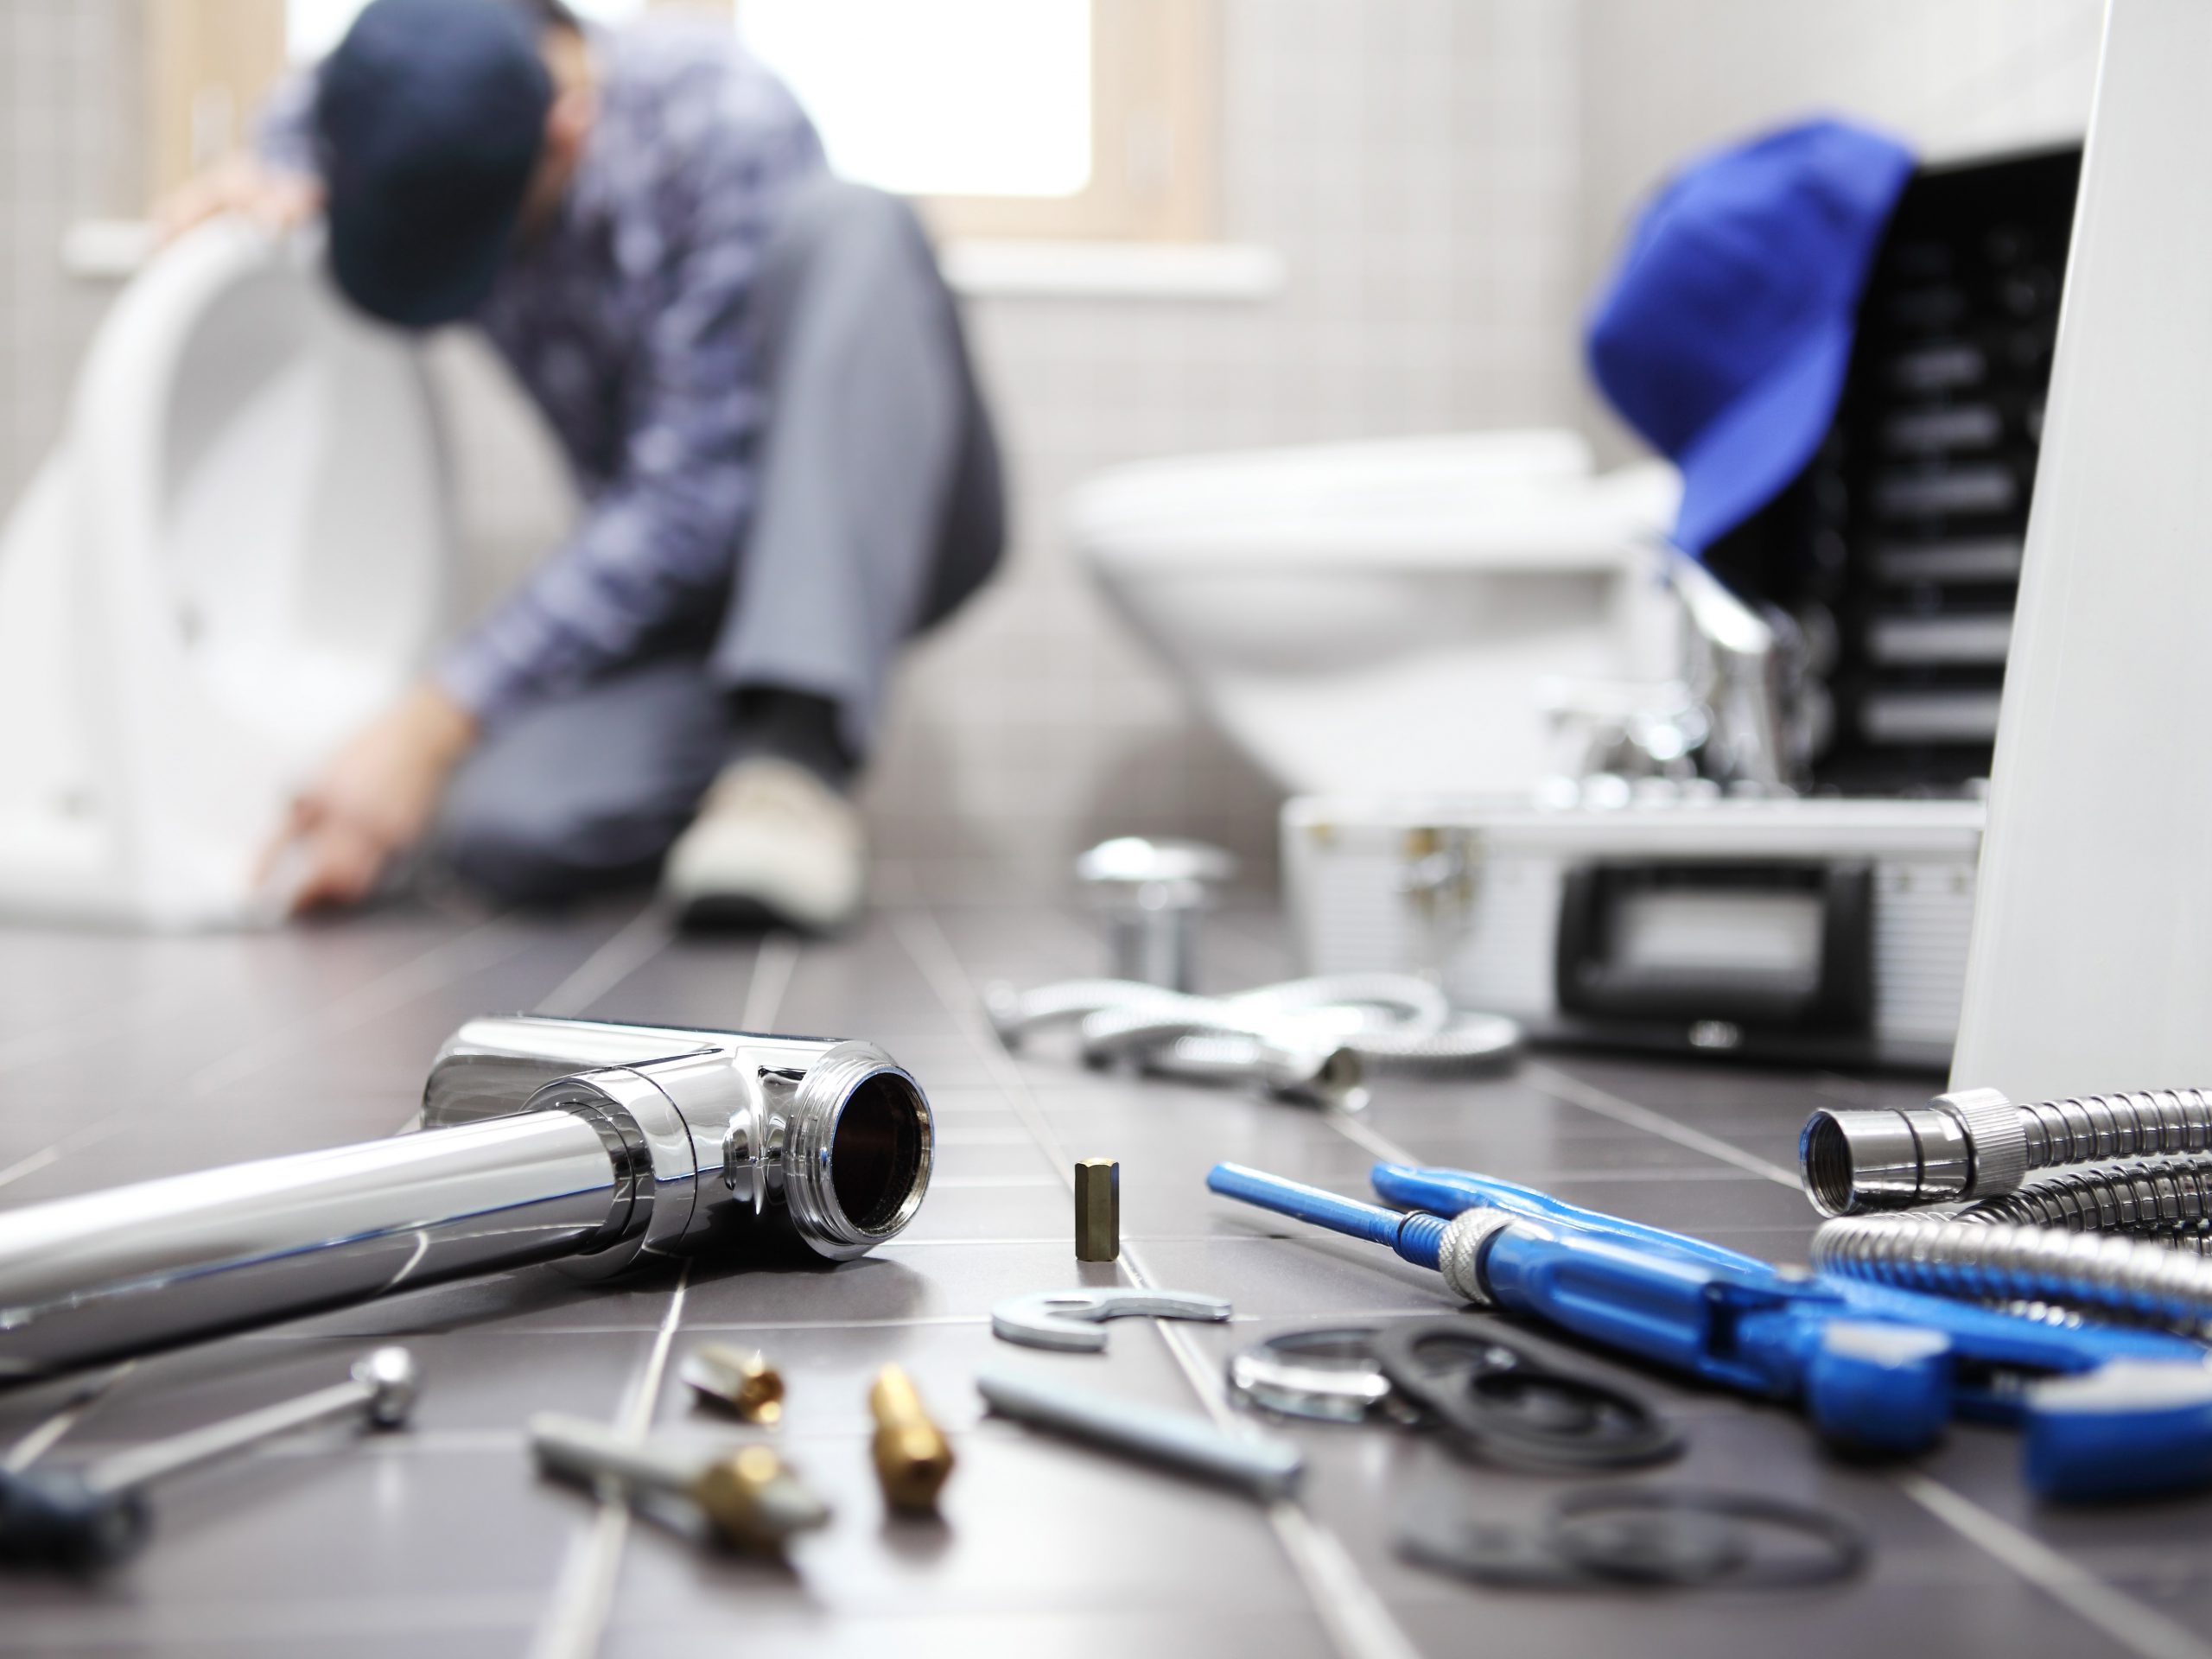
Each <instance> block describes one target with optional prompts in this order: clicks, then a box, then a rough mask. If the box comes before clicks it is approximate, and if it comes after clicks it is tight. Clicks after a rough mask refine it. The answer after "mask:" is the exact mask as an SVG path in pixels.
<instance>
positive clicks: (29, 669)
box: [0, 222, 451, 927]
mask: <svg viewBox="0 0 2212 1659" xmlns="http://www.w3.org/2000/svg"><path fill="white" fill-rule="evenodd" d="M319 264H320V262H319V260H318V259H317V258H316V257H315V255H314V252H313V251H312V250H311V249H309V248H308V247H306V246H304V245H302V244H300V243H299V242H297V241H293V242H289V243H281V244H280V243H277V242H275V241H272V240H271V239H270V238H269V237H267V236H265V235H264V234H263V233H261V232H258V231H256V230H254V229H251V228H250V227H248V226H245V225H242V224H237V223H229V222H221V223H216V224H212V225H209V226H206V227H204V228H202V229H200V230H199V231H196V232H194V233H193V234H192V235H191V236H189V237H188V238H184V239H183V240H182V241H181V242H179V243H178V244H177V245H175V247H173V248H171V249H170V250H168V251H167V252H165V253H163V254H162V256H161V257H160V258H158V259H157V260H156V261H155V262H154V263H153V264H152V265H150V266H149V268H148V269H147V270H146V271H145V272H144V273H143V275H141V276H140V277H138V278H137V280H136V281H134V282H133V283H131V284H130V287H129V288H127V289H125V290H124V292H123V293H122V294H121V295H120V296H118V298H117V300H116V302H115V304H114V306H113V308H111V310H110V312H109V314H108V316H107V318H106V320H105V323H104V324H103V326H102V327H101V329H100V331H99V336H98V338H97V339H96V340H95V341H94V343H93V346H92V351H91V352H90V353H89V354H88V356H87V358H86V363H85V366H84V368H83V371H82V372H81V374H80V376H79V381H78V385H77V388H76V395H75V399H74V402H73V404H72V406H71V410H70V413H69V417H68V422H67V427H66V429H65V431H64V433H63V436H62V439H61V442H60V445H59V446H58V447H57V448H56V449H55V452H54V454H53V455H52V456H51V457H50V458H49V459H48V461H47V463H46V465H45V467H44V468H43V469H42V470H41V472H40V473H39V474H38V475H37V477H36V479H35V480H34V482H33V483H32V485H31V486H30V488H29V491H28V492H27V493H26V494H25V495H24V497H23V499H22V501H21V502H20V503H19V504H18V505H17V506H16V510H15V512H14V515H13V517H12V518H10V521H9V522H8V524H7V526H6V529H5V531H4V532H0V912H4V913H8V914H12V915H18V916H25V915H38V916H45V917H49V918H61V919H75V920H99V921H105V922H111V923H117V924H125V925H144V926H154V927H189V926H206V925H238V924H241V923H248V922H252V921H255V920H257V919H260V918H264V917H266V916H269V915H270V914H272V913H273V912H274V910H275V908H276V902H275V899H274V897H273V896H272V895H271V894H270V893H267V892H264V891H263V890H261V888H260V887H258V886H257V881H256V872H255V864H256V861H257V855H258V854H259V853H260V851H261V849H263V847H264V845H265V844H266V842H267V841H268V838H269V837H270V835H271V833H272V832H273V831H274V830H275V829H276V828H277V825H278V823H279V822H280V820H281V818H282V816H283V811H284V809H285V806H286V804H288V802H289V798H290V796H291V794H292V791H294V790H295V789H296V787H297V786H298V785H299V784H300V783H301V782H302V780H303V779H305V777H306V776H307V775H308V772H310V770H311V769H312V768H313V766H315V764H316V762H317V761H318V760H321V758H322V757H324V756H325V755H327V753H329V752H330V750H331V749H332V747H334V745H335V744H336V743H338V742H339V741H340V740H342V738H343V737H344V736H345V735H346V734H347V733H348V732H349V731H351V730H352V729H353V728H354V727H355V726H357V725H358V724H359V722H360V721H363V720H365V718H367V717H368V716H369V715H371V714H372V713H373V712H374V711H375V710H376V709H378V708H379V707H380V706H381V705H382V704H384V703H385V702H386V701H387V700H389V699H390V698H391V697H392V696H394V695H395V694H397V692H398V691H399V690H402V689H403V688H404V686H405V685H406V684H407V683H408V682H409V680H410V677H412V676H413V675H414V674H415V673H416V671H418V670H419V669H420V667H421V665H422V663H423V658H424V657H425V655H426V654H427V652H429V649H430V648H431V646H432V645H433V644H434V643H435V639H436V638H437V635H438V632H439V630H440V627H441V626H442V622H443V620H444V618H445V614H446V609H447V607H446V590H447V584H448V571H449V566H450V559H449V543H450V539H451V538H450V534H449V514H448V507H447V502H446V499H445V492H444V488H443V484H442V476H441V470H440V460H439V454H440V451H439V446H438V444H437V442H436V433H435V426H434V423H433V419H432V410H431V405H430V403H429V397H428V392H427V389H426V386H425V384H424V382H423V376H422V373H421V370H420V368H419V365H418V364H417V363H416V355H415V353H414V351H413V350H412V348H411V347H410V346H409V345H408V344H407V343H406V341H405V340H404V337H403V336H401V335H398V334H392V333H390V332H387V331H385V330H382V329H378V328H376V327H372V326H371V325H369V324H367V323H366V322H365V321H361V320H359V318H357V317H356V316H355V315H353V314H352V313H350V312H349V311H348V310H346V308H345V307H344V306H343V305H342V303H341V302H340V300H339V299H338V297H337V296H336V295H335V294H334V292H332V291H331V290H330V289H329V288H328V286H327V283H326V281H325V279H324V278H323V277H321V275H320V273H319Z"/></svg>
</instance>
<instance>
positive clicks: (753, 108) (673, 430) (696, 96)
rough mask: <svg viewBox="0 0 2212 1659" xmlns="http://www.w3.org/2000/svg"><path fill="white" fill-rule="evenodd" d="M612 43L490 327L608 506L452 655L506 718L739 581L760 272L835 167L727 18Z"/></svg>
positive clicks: (292, 93) (630, 33) (293, 149)
mask: <svg viewBox="0 0 2212 1659" xmlns="http://www.w3.org/2000/svg"><path fill="white" fill-rule="evenodd" d="M592 43H593V48H594V55H595V57H596V59H597V61H598V64H599V67H600V73H601V86H600V107H599V115H598V119H597V121H596V123H595V124H594V126H593V128H592V131H591V136H590V137H589V139H588V142H587V143H586V145H585V148H584V152H583V156H582V160H581V162H580V164H579V166H578V169H577V172H576V175H575V179H574V180H573V181H572V182H571V184H570V186H569V191H568V194H567V198H566V200H564V201H563V204H562V207H561V210H560V215H559V217H558V219H556V222H555V223H554V224H553V225H551V226H550V227H548V229H547V230H546V231H545V232H543V233H542V234H541V235H539V236H538V237H537V238H536V239H534V240H532V241H531V242H529V243H528V244H526V245H522V246H519V247H518V249H517V250H516V252H515V254H514V256H513V257H512V259H511V260H510V261H509V262H508V264H507V266H506V268H505V270H503V271H502V272H501V273H500V276H499V282H498V285H497V286H496V287H495V288H494V289H493V292H492V295H491V297H490V298H489V299H488V300H487V301H486V303H485V305H484V307H483V308H482V309H481V310H480V312H479V313H478V314H477V315H476V317H475V318H474V321H476V322H478V323H479V324H480V325H481V326H482V327H483V328H484V329H485V331H486V333H487V334H489V335H490V336H491V338H492V340H493V344H494V345H495V346H497V347H498V348H499V351H500V352H501V353H502V354H503V355H505V358H506V359H507V360H508V362H509V363H511V364H512V365H513V367H514V370H515V372H516V373H517V375H518V377H519V378H520V379H521V381H522V383H523V385H524V386H525V387H526V388H528V390H529V391H530V392H531V396H532V397H534V398H535V399H536V400H537V404H539V406H540V407H541V408H542V409H543V410H544V411H545V415H546V417H547V419H548V420H549V421H550V423H551V424H552V427H553V429H554V431H555V432H556V434H557V435H559V437H560V440H561V442H562V445H563V448H565V449H566V451H567V452H568V456H569V463H570V465H571V466H572V467H574V469H575V474H576V478H577V480H578V482H579V484H580V485H581V486H582V492H583V494H584V496H585V499H586V500H587V503H588V510H587V512H586V513H585V516H584V518H583V520H582V523H581V524H579V526H578V527H577V529H576V531H575V534H574V535H573V536H572V537H570V538H569V541H568V543H566V544H565V545H564V546H563V547H561V548H560V549H559V550H557V551H556V552H555V553H554V554H553V555H552V556H550V558H549V559H548V560H547V561H546V562H545V563H543V565H542V566H540V567H539V569H537V570H536V571H535V572H533V573H532V574H531V576H530V578H529V579H528V580H527V581H526V582H524V583H523V584H522V585H521V587H520V588H518V589H517V591H516V592H514V593H513V594H510V595H509V596H508V597H507V598H506V599H505V601H503V602H502V603H501V604H500V605H499V607H498V608H497V609H496V610H494V611H493V613H492V614H491V615H490V616H488V617H486V619H485V620H484V621H483V622H482V623H481V624H480V625H479V626H477V627H476V628H475V629H474V631H473V632H471V633H469V634H468V635H467V637H466V638H464V639H461V641H460V642H459V643H458V644H457V645H455V646H454V647H453V649H452V650H451V651H449V652H448V653H447V655H446V657H445V659H444V661H443V662H442V664H441V665H440V668H439V671H438V677H439V680H440V681H441V683H442V684H443V685H444V687H445V689H446V690H448V692H449V693H450V694H451V695H452V696H454V698H455V699H457V700H458V701H459V702H461V704H462V705H463V706H464V707H466V708H467V709H470V710H472V711H474V713H475V714H476V715H478V716H479V717H480V719H483V720H485V721H487V722H488V721H495V720H497V719H498V718H499V715H502V714H503V713H505V712H506V711H507V710H509V709H512V708H514V707H516V706H518V704H521V703H523V702H528V701H530V700H531V699H534V698H537V697H541V696H546V695H549V694H554V693H558V692H560V691H562V690H567V689H569V688H572V687H574V686H576V685H578V684H581V683H583V682H585V681H587V680H588V679H590V678H591V677H593V676H594V675H595V674H597V673H599V672H601V671H603V670H605V669H607V668H608V667H611V666H613V665H614V664H618V663H620V662H622V661H624V660H626V659H627V658H630V657H632V656H633V655H634V654H635V653H636V652H638V650H639V647H640V646H641V645H643V644H644V643H645V641H646V640H647V639H649V638H650V637H652V635H653V634H654V633H655V632H657V631H658V630H661V629H664V628H665V627H667V626H669V625H671V624H672V623H674V622H676V621H677V620H678V619H679V618H681V617H683V615H684V614H685V613H687V612H688V611H691V610H693V609H694V608H695V607H696V606H698V605H699V604H700V603H702V602H704V601H709V600H710V599H711V598H713V597H715V596H717V595H719V594H721V592H722V591H723V590H724V589H725V588H726V584H727V583H728V580H729V575H730V569H731V559H732V550H733V549H734V547H735V545H736V544H737V543H738V541H739V539H740V538H741V537H742V535H743V534H744V531H745V527H746V524H747V518H748V517H749V515H750V513H751V512H752V510H753V493H754V464H753V456H754V448H755V446H756V444H757V442H758V441H759V438H760V431H761V429H762V425H763V423H764V418H765V414H766V398H765V391H764V389H763V386H762V384H761V377H760V362H759V353H758V350H757V347H756V345H755V342H754V340H753V338H752V334H751V331H750V330H749V329H748V327H747V310H748V303H749V300H750V297H751V293H752V289H753V279H754V275H755V273H756V271H757V270H759V267H760V257H761V253H762V251H763V248H764V246H765V245H766V242H767V239H768V237H769V234H770V232H772V230H773V229H774V227H775V225H776V221H777V217H778V214H779V210H780V209H781V207H782V206H783V204H784V202H785V200H786V199H787V198H788V197H789V195H790V194H791V190H792V188H793V187H794V186H796V185H798V184H800V183H803V182H804V181H806V180H808V179H810V178H811V177H813V176H815V175H817V174H819V173H820V172H821V171H822V170H823V167H824V165H825V163H824V161H823V151H822V146H821V143H820V140H819V139H818V138H817V137H816V135H815V131H814V128H813V126H812V124H810V122H809V121H808V120H807V118H806V116H805V114H804V111H801V110H800V108H799V106H798V103H797V101H796V100H795V99H793V98H792V97H791V93H790V92H789V91H788V90H787V89H786V88H785V86H784V85H783V83H782V82H781V81H779V80H778V79H776V77H775V76H774V75H773V74H772V73H770V72H769V71H768V70H767V68H766V67H764V66H763V65H761V64H760V62H759V61H757V60H755V59H753V57H751V56H750V55H749V54H747V53H746V52H745V51H744V50H743V48H741V47H740V46H739V45H738V44H737V41H736V40H735V38H734V32H733V31H732V30H730V29H728V28H727V27H724V28H721V29H715V28H712V27H710V26H706V25H702V24H701V23H699V22H696V21H695V22H683V21H681V20H667V19H658V20H650V21H648V22H644V23H640V24H638V25H636V26H633V27H631V28H627V29H621V30H619V31H615V32H613V33H606V34H602V33H599V32H597V31H594V34H593V35H592ZM312 102H313V87H312V85H311V84H310V83H309V81H308V79H307V78H305V77H302V78H301V79H299V80H297V81H296V82H294V83H293V84H292V85H291V86H288V87H287V88H285V89H283V91H282V92H279V94H278V95H277V99H276V100H275V102H274V103H273V104H272V105H271V108H270V113H269V115H268V117H267V118H265V120H264V128H263V133H262V149H263V151H264V155H265V156H267V157H268V158H269V159H270V161H271V162H275V163H277V164H278V165H282V166H290V167H294V168H308V169H310V170H311V169H312V168H313V153H312V141H311V139H310V137H309V135H310V133H311V130H312Z"/></svg>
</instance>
